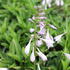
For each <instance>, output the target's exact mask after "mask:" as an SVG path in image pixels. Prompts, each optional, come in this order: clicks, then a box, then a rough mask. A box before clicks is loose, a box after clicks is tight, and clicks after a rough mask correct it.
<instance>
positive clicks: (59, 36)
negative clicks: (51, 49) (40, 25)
mask: <svg viewBox="0 0 70 70" xmlns="http://www.w3.org/2000/svg"><path fill="white" fill-rule="evenodd" d="M64 34H65V33H63V34H60V35H57V36H55V37H54V40H55V41H57V43H59V42H60V41H61V37H62V36H63V35H64Z"/></svg>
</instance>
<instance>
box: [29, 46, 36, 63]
mask: <svg viewBox="0 0 70 70" xmlns="http://www.w3.org/2000/svg"><path fill="white" fill-rule="evenodd" d="M30 61H31V62H34V61H35V54H34V47H33V50H32V53H31V56H30Z"/></svg>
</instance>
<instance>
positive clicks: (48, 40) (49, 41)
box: [41, 30, 54, 49]
mask: <svg viewBox="0 0 70 70" xmlns="http://www.w3.org/2000/svg"><path fill="white" fill-rule="evenodd" d="M41 39H42V40H43V41H44V42H45V43H46V45H47V47H48V49H49V48H50V47H53V44H54V40H53V37H52V36H51V35H50V34H49V30H47V33H46V37H45V39H43V38H41Z"/></svg>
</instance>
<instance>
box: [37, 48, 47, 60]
mask: <svg viewBox="0 0 70 70" xmlns="http://www.w3.org/2000/svg"><path fill="white" fill-rule="evenodd" d="M37 49H38V48H37ZM36 53H37V54H38V56H39V57H40V58H41V59H42V60H43V61H47V57H46V56H45V55H44V54H43V53H42V52H41V51H40V50H39V49H38V52H36Z"/></svg>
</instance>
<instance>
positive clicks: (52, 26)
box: [49, 24, 57, 29]
mask: <svg viewBox="0 0 70 70" xmlns="http://www.w3.org/2000/svg"><path fill="white" fill-rule="evenodd" d="M49 26H50V27H51V28H53V29H57V28H56V27H55V26H54V25H51V24H49Z"/></svg>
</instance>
